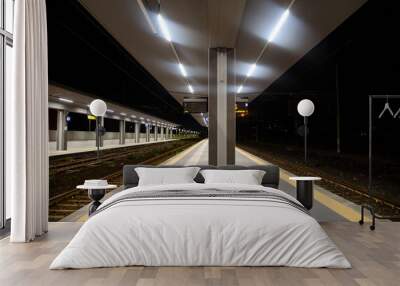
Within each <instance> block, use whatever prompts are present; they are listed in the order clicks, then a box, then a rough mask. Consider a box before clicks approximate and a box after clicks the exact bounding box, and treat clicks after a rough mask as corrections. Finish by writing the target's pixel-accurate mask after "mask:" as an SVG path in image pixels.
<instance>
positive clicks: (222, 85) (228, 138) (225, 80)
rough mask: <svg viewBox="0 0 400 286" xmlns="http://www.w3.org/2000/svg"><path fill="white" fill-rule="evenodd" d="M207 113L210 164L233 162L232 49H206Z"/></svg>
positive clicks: (233, 82) (234, 132)
mask: <svg viewBox="0 0 400 286" xmlns="http://www.w3.org/2000/svg"><path fill="white" fill-rule="evenodd" d="M208 54H209V59H208V60H209V64H208V66H209V72H208V114H209V121H208V122H209V126H208V130H209V135H208V136H209V151H208V161H209V164H210V165H218V166H220V165H227V164H235V144H236V130H235V129H236V115H235V95H236V92H235V85H236V84H235V74H234V64H235V50H234V49H230V48H211V49H210V50H209V53H208Z"/></svg>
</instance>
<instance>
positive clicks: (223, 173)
mask: <svg viewBox="0 0 400 286" xmlns="http://www.w3.org/2000/svg"><path fill="white" fill-rule="evenodd" d="M200 174H201V175H202V176H203V177H204V183H205V184H213V183H223V184H246V185H261V182H262V179H263V177H264V175H265V171H261V170H202V171H201V172H200Z"/></svg>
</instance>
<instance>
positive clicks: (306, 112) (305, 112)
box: [297, 99, 314, 116]
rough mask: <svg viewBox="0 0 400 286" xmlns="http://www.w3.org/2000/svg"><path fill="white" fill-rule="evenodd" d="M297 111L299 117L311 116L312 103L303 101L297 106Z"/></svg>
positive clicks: (312, 110)
mask: <svg viewBox="0 0 400 286" xmlns="http://www.w3.org/2000/svg"><path fill="white" fill-rule="evenodd" d="M297 111H298V112H299V114H300V115H301V116H311V115H312V114H313V113H314V103H313V102H312V101H311V100H309V99H303V100H302V101H300V102H299V104H298V105H297Z"/></svg>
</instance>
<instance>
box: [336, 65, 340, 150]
mask: <svg viewBox="0 0 400 286" xmlns="http://www.w3.org/2000/svg"><path fill="white" fill-rule="evenodd" d="M336 153H337V154H340V153H341V149H340V86H339V63H337V64H336Z"/></svg>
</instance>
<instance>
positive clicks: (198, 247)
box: [50, 165, 351, 269]
mask: <svg viewBox="0 0 400 286" xmlns="http://www.w3.org/2000/svg"><path fill="white" fill-rule="evenodd" d="M137 167H139V166H135V165H128V166H124V169H123V183H124V190H123V191H121V192H119V193H117V194H115V195H113V196H112V197H110V198H109V199H107V200H106V201H105V202H103V204H102V205H101V206H100V207H99V208H98V210H97V211H96V212H95V214H94V215H92V216H91V217H90V218H89V220H88V221H87V222H86V223H85V224H84V225H83V226H82V227H81V229H80V230H79V232H78V233H77V234H76V236H75V237H74V238H73V239H72V240H71V242H70V243H69V244H68V245H67V247H65V249H64V250H63V251H62V252H61V253H60V254H59V255H58V256H57V257H56V259H55V260H54V261H53V262H52V264H51V265H50V269H66V268H93V267H118V266H133V265H144V266H291V267H310V268H311V267H312V268H314V267H330V268H350V267H351V265H350V263H349V262H348V260H347V259H346V258H345V256H344V255H343V253H342V252H341V251H340V250H339V249H338V248H337V247H336V245H335V244H334V243H333V242H332V241H331V239H330V238H329V237H328V236H327V234H326V233H325V231H324V230H323V229H322V228H321V226H320V225H319V224H318V222H317V221H316V220H315V219H313V218H312V217H311V216H310V215H309V214H308V213H307V210H306V209H305V208H304V207H303V206H302V205H301V204H300V203H299V202H298V201H296V200H295V199H294V198H293V197H291V196H289V195H287V194H286V193H284V192H282V191H280V190H279V189H278V187H279V168H278V167H276V166H272V165H269V166H250V167H242V166H225V167H218V169H224V170H226V169H235V170H245V169H259V170H263V171H265V175H264V176H263V177H262V182H261V183H262V184H261V185H245V184H218V183H214V184H205V183H204V178H203V177H202V175H201V174H200V173H199V174H197V176H196V177H195V179H194V180H195V182H196V183H188V184H169V185H153V186H138V181H139V178H138V175H137V173H136V171H135V168H137ZM199 167H200V168H201V169H202V170H206V169H215V168H216V167H212V166H199ZM160 168H161V167H160Z"/></svg>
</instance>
